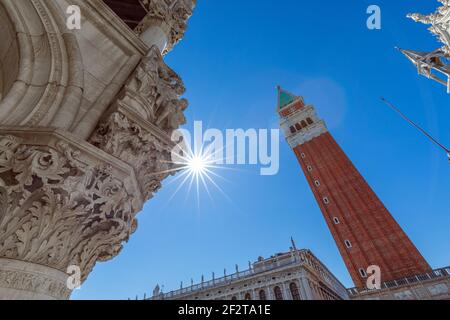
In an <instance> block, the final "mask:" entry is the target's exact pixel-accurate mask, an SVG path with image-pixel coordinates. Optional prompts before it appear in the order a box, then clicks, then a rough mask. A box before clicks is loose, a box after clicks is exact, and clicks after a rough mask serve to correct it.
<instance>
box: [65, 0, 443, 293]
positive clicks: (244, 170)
mask: <svg viewBox="0 0 450 320" xmlns="http://www.w3.org/2000/svg"><path fill="white" fill-rule="evenodd" d="M370 4H377V5H379V6H380V7H381V10H382V29H381V30H380V31H370V30H368V29H367V28H366V19H367V17H368V15H367V14H366V9H367V7H368V6H369V5H370ZM437 5H438V2H437V1H418V0H398V1H392V0H377V1H373V2H370V3H369V2H368V1H363V0H350V1H331V0H325V1H304V0H301V1H299V0H280V1H273V0H272V1H269V0H246V1H238V0H228V1H219V0H210V1H201V0H200V1H199V4H198V7H197V9H196V11H195V14H194V16H193V17H192V18H191V20H190V23H189V24H190V27H189V31H188V33H187V34H186V37H185V38H184V40H183V41H182V42H181V43H180V44H179V45H178V46H177V47H176V48H175V50H174V51H173V52H172V53H170V54H169V55H168V56H167V63H168V64H169V65H170V66H171V67H173V69H174V70H176V71H177V72H178V73H179V74H180V75H181V76H182V77H183V79H184V81H185V83H186V87H187V92H186V98H188V99H189V100H190V107H189V110H188V111H187V118H188V121H189V124H188V125H187V126H186V128H188V129H189V128H190V127H191V125H192V123H193V121H194V120H201V121H203V122H204V123H205V124H206V125H208V126H209V127H212V128H218V129H223V130H224V129H227V128H244V129H248V128H277V126H278V118H277V115H276V113H275V107H276V90H275V87H276V85H277V84H280V85H282V86H283V87H284V88H286V89H287V90H289V91H291V92H294V93H296V94H299V95H302V96H304V98H305V100H306V102H308V103H312V104H314V105H315V106H316V108H317V111H318V113H319V115H320V116H321V117H322V118H323V119H324V120H325V121H326V122H327V124H328V127H329V129H330V131H331V133H332V135H333V136H334V137H335V139H336V140H337V141H338V143H339V144H340V145H341V146H342V148H343V149H344V150H345V151H346V153H347V154H348V155H349V157H350V158H351V159H352V161H353V162H354V164H355V165H356V167H357V168H358V169H359V170H360V171H361V173H362V174H363V175H364V177H365V178H366V179H367V181H368V182H369V184H370V185H371V186H372V187H373V189H374V190H375V191H376V192H377V194H378V195H379V196H380V198H381V199H382V201H383V202H384V203H385V205H386V206H387V208H388V209H389V210H390V211H391V213H392V214H393V216H394V217H395V218H396V219H397V221H398V222H399V223H400V225H401V226H402V227H403V228H404V230H405V231H406V232H407V234H408V235H409V236H410V238H411V239H412V240H413V242H414V243H415V244H416V246H417V247H418V248H419V250H420V251H421V252H422V254H423V255H424V257H425V258H426V259H427V260H428V262H429V263H430V264H431V266H432V267H443V266H447V265H450V241H449V240H448V234H449V229H450V215H449V214H448V213H449V211H450V204H449V201H448V199H449V189H450V188H449V187H450V164H449V163H448V162H447V159H446V157H445V154H443V153H442V151H441V150H439V149H437V148H436V147H435V146H434V145H432V144H430V143H429V141H427V140H426V139H424V138H423V137H422V136H421V135H419V133H418V132H417V131H415V130H414V129H412V128H411V127H410V126H409V125H408V124H407V123H405V122H404V121H403V120H401V119H400V118H399V117H398V116H397V115H396V114H395V113H394V112H393V111H391V110H390V109H389V108H387V107H386V106H385V105H383V104H382V103H381V102H380V100H379V97H380V96H384V97H386V98H388V99H389V100H391V101H392V102H393V103H395V104H396V105H397V107H399V108H401V109H402V110H403V111H404V112H405V113H406V114H408V115H409V116H410V117H411V118H413V119H414V120H416V121H417V122H419V123H420V124H421V125H422V126H423V127H425V128H426V129H427V130H429V131H430V132H431V133H432V134H433V135H434V136H436V137H437V138H439V139H440V140H441V141H442V142H444V143H446V144H447V145H450V132H449V125H448V119H449V118H450V107H449V100H450V96H449V95H448V94H447V93H446V90H445V87H443V86H441V85H439V84H437V83H435V82H432V81H430V80H428V79H426V78H424V77H419V76H418V75H417V72H416V70H415V69H414V67H413V66H412V65H411V64H410V62H409V61H408V60H406V58H404V57H403V56H402V55H401V54H400V53H399V52H398V51H396V50H395V49H394V47H395V46H399V47H402V48H405V49H414V50H419V51H420V50H423V51H427V50H428V51H431V50H434V49H435V48H437V47H438V46H439V44H438V42H437V41H436V39H435V38H434V36H432V35H431V34H430V33H429V32H428V31H427V27H426V26H425V25H422V24H418V23H414V22H413V21H411V20H409V19H407V18H406V17H405V16H406V14H407V13H408V12H415V11H418V12H423V13H427V12H433V11H434V10H435V8H436V7H437ZM234 169H236V170H219V172H218V173H220V174H221V175H222V176H223V177H224V180H220V179H219V180H217V182H218V183H219V184H220V186H221V188H222V189H223V190H224V192H225V193H226V195H227V197H225V196H224V195H222V194H221V193H220V192H217V191H214V189H211V190H212V199H210V198H209V197H208V196H207V194H206V192H205V191H204V190H203V189H201V191H202V192H201V194H200V199H199V203H197V196H196V194H195V192H190V193H189V192H188V188H187V187H183V188H182V189H181V190H180V192H179V193H177V194H176V195H175V196H174V197H173V198H172V199H171V197H172V196H173V193H174V192H175V190H176V188H177V184H176V182H175V183H170V182H171V180H172V179H173V178H169V179H168V180H166V181H165V183H164V187H163V188H162V190H161V191H160V192H159V193H158V194H157V195H156V196H155V198H154V199H153V200H151V201H150V202H148V203H147V204H146V206H145V209H144V210H143V212H141V213H140V214H139V228H138V230H137V232H136V233H135V234H134V235H133V237H132V238H131V240H130V241H129V242H128V243H127V244H126V245H125V247H124V249H123V251H122V253H121V254H120V255H119V256H118V257H117V258H115V259H114V260H112V261H110V262H107V263H100V264H97V266H96V267H95V269H94V271H93V272H92V273H91V275H90V276H89V278H88V280H87V281H86V282H85V283H84V285H83V287H82V289H81V290H78V291H76V292H75V293H74V295H73V298H74V299H126V298H128V297H131V298H134V297H135V296H136V295H139V297H141V298H142V296H143V294H144V292H146V293H147V295H149V294H150V293H151V292H152V290H153V288H154V287H155V285H156V284H157V283H159V284H160V285H164V291H165V292H167V291H170V290H172V289H177V288H178V287H179V285H180V281H184V283H185V284H187V283H190V279H191V278H194V280H195V282H198V281H200V279H201V275H202V274H204V275H205V277H206V278H208V279H209V277H211V272H213V271H214V272H215V273H216V274H217V275H221V274H223V269H224V268H227V270H229V271H232V270H234V265H235V264H239V265H240V267H241V268H246V267H247V265H248V261H249V260H251V261H254V260H255V259H257V257H258V256H264V257H268V256H270V255H272V254H274V253H277V252H282V251H286V250H288V249H289V246H290V242H289V241H290V240H289V239H290V237H291V236H293V237H294V239H295V240H296V243H297V246H298V247H301V248H309V249H311V250H312V251H313V252H314V253H315V254H316V255H317V256H318V257H319V258H320V259H321V260H322V262H324V263H325V264H326V265H327V266H328V267H329V269H330V270H331V271H332V272H333V273H334V274H335V275H336V276H337V277H338V278H339V279H340V280H341V281H342V282H343V283H344V284H345V285H346V286H352V285H353V284H352V281H351V279H350V276H349V274H348V272H347V270H346V268H345V266H344V263H343V261H342V259H341V257H340V255H339V253H338V250H337V248H336V245H335V243H334V241H333V239H332V237H331V234H330V232H329V231H328V229H327V227H326V224H325V221H324V219H323V217H322V214H321V212H320V210H319V208H318V206H317V204H316V203H315V200H314V198H313V195H312V192H311V191H310V189H309V187H308V185H307V182H306V179H305V178H304V175H303V173H302V172H301V169H300V166H299V165H298V163H297V160H296V158H295V156H294V154H293V152H292V151H291V150H290V148H289V147H288V145H287V143H285V141H284V138H282V141H281V143H280V171H279V173H278V174H277V175H275V176H260V175H259V168H258V167H255V166H239V167H234Z"/></svg>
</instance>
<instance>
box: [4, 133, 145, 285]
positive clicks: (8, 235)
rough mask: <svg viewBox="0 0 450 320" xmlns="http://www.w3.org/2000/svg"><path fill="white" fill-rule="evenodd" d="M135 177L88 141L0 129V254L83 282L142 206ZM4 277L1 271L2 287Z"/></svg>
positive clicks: (132, 226) (113, 250) (110, 253)
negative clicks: (73, 271) (75, 272)
mask: <svg viewBox="0 0 450 320" xmlns="http://www.w3.org/2000/svg"><path fill="white" fill-rule="evenodd" d="M142 203H143V201H142V197H141V196H140V191H139V190H138V189H137V185H136V181H135V177H134V172H133V170H132V169H131V168H130V167H128V166H127V165H125V164H123V163H122V162H120V161H118V160H117V159H115V158H114V157H111V156H109V155H107V154H105V153H103V152H102V151H100V150H97V149H96V148H94V147H93V146H92V145H90V144H88V143H86V142H80V141H79V140H77V139H76V137H72V136H70V135H67V133H64V132H62V131H58V130H50V129H12V128H10V129H7V128H0V257H1V258H8V259H15V260H20V261H23V262H29V263H34V264H38V265H43V266H47V267H49V268H52V269H56V270H59V271H61V272H67V268H68V267H69V266H77V267H79V268H80V270H81V281H84V280H85V279H86V277H87V276H88V274H89V272H90V271H91V270H92V268H93V267H94V265H95V263H96V262H97V261H106V260H109V259H111V258H113V257H114V256H116V255H117V254H118V253H119V252H120V250H121V249H122V244H123V242H125V241H127V240H128V238H129V236H130V235H131V234H132V233H133V232H134V231H135V230H136V227H137V222H136V219H135V215H136V213H137V212H138V211H139V210H140V209H141V208H142ZM10 276H12V275H11V274H10V273H0V287H1V286H2V281H3V282H4V281H5V278H7V277H10Z"/></svg>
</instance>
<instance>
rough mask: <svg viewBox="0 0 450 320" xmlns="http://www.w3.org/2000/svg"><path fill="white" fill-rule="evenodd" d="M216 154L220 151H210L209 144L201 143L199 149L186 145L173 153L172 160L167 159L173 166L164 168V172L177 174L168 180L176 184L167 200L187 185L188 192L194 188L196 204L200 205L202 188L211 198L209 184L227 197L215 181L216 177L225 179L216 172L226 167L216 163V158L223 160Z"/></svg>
mask: <svg viewBox="0 0 450 320" xmlns="http://www.w3.org/2000/svg"><path fill="white" fill-rule="evenodd" d="M218 154H221V152H218V151H215V152H212V151H211V148H210V146H209V147H205V146H204V145H203V146H201V147H200V148H199V150H196V151H194V150H192V149H191V148H190V147H189V146H188V145H187V146H186V149H183V152H181V153H176V154H175V155H173V157H172V161H168V163H169V164H171V165H172V166H174V168H172V169H169V170H166V171H165V172H166V173H176V174H177V176H176V177H175V178H174V179H173V180H171V181H170V184H172V183H176V184H178V186H177V188H176V190H175V192H174V193H173V194H172V196H171V197H170V199H169V201H171V200H172V199H173V198H174V197H175V195H176V194H177V193H178V192H179V191H180V190H181V188H182V187H183V186H187V188H188V190H187V192H188V193H190V192H191V190H192V189H195V191H196V192H195V193H196V195H197V204H198V205H200V194H201V191H202V190H203V191H206V194H207V195H208V196H209V198H210V199H211V200H213V199H212V194H211V190H210V186H212V187H213V189H216V190H217V191H219V192H220V193H221V194H222V195H223V196H225V197H226V198H227V199H229V197H228V196H227V195H226V194H225V192H224V191H223V190H222V188H221V187H220V186H219V185H218V183H217V182H216V181H215V180H216V179H221V180H224V181H227V180H226V179H225V178H224V177H222V176H221V175H219V174H218V173H217V171H218V170H220V169H226V168H225V167H224V166H223V165H220V164H218V163H217V162H218V160H222V161H219V162H223V161H224V159H218V156H217V155H218Z"/></svg>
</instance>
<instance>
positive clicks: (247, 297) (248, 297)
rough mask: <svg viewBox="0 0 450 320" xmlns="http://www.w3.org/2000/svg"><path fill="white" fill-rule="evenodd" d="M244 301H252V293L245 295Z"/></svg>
mask: <svg viewBox="0 0 450 320" xmlns="http://www.w3.org/2000/svg"><path fill="white" fill-rule="evenodd" d="M244 300H252V296H251V295H250V293H246V294H245V298H244Z"/></svg>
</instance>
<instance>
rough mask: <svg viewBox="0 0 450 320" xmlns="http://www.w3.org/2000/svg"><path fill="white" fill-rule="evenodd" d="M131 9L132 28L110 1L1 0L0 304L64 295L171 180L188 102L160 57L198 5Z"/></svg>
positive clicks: (169, 0) (152, 4) (162, 3)
mask: <svg viewBox="0 0 450 320" xmlns="http://www.w3.org/2000/svg"><path fill="white" fill-rule="evenodd" d="M138 1H140V2H142V3H143V4H144V5H145V11H144V16H145V18H144V19H143V21H142V23H141V24H140V25H139V26H138V28H136V29H135V30H132V29H131V28H130V27H129V26H127V24H125V23H124V21H123V20H122V19H121V17H120V14H117V13H115V12H114V11H113V10H112V9H111V8H110V7H109V6H108V5H107V2H108V1H106V0H105V1H102V0H70V1H68V0H53V1H47V0H27V1H17V0H0V31H1V33H2V36H1V37H2V41H0V300H1V299H68V298H69V297H70V294H71V289H72V287H71V286H68V280H71V279H70V278H69V276H74V275H73V274H72V273H70V272H69V271H68V270H70V267H75V268H78V269H79V270H80V279H79V280H80V281H81V283H82V282H83V281H84V280H85V279H86V278H87V277H88V275H89V273H90V272H91V270H92V268H93V267H94V265H95V264H96V262H98V261H107V260H109V259H112V258H113V257H115V256H116V255H117V254H118V253H119V252H120V250H121V249H122V245H123V243H124V242H126V241H127V240H128V239H129V237H130V236H131V234H133V232H134V231H135V230H136V228H137V221H136V215H137V213H138V212H139V211H140V210H141V209H142V206H143V204H144V202H145V201H147V200H148V199H150V198H151V197H152V196H153V195H154V193H155V192H156V191H158V189H159V188H160V187H161V181H162V180H163V179H165V178H166V177H167V176H168V175H170V174H171V173H172V172H174V170H173V169H174V166H173V165H172V164H170V162H169V161H170V151H171V149H172V147H173V142H172V141H171V139H170V137H171V134H172V132H173V131H174V130H176V129H177V128H178V127H179V126H180V125H181V124H184V123H185V121H186V120H185V117H184V115H183V112H184V110H185V109H186V108H187V101H186V100H185V99H181V96H182V95H183V93H184V91H185V88H184V84H183V82H182V80H181V79H180V77H179V76H178V75H177V74H176V73H175V72H174V71H173V70H172V69H170V68H169V67H168V66H167V65H166V64H165V63H164V59H163V54H165V53H167V52H168V51H170V50H171V49H172V48H173V47H174V45H175V44H176V43H177V42H178V41H179V40H180V39H181V38H182V36H183V34H184V32H185V30H186V27H187V26H186V23H187V20H188V18H189V17H190V15H191V14H192V10H193V8H194V6H195V3H196V2H195V0H153V1H145V0H138ZM123 2H129V3H134V2H136V1H135V0H126V1H125V0H124V1H123ZM69 5H77V6H79V8H80V10H81V22H82V26H81V29H79V30H77V29H75V30H69V29H67V26H66V19H67V13H66V12H67V7H68V6H69ZM141 8H142V10H144V8H143V7H141ZM75 276H76V274H75Z"/></svg>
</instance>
